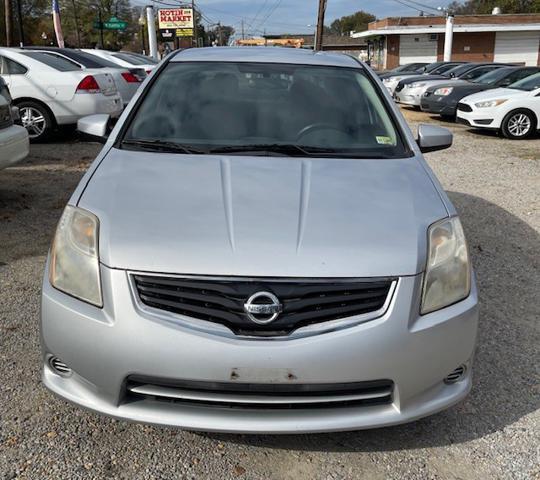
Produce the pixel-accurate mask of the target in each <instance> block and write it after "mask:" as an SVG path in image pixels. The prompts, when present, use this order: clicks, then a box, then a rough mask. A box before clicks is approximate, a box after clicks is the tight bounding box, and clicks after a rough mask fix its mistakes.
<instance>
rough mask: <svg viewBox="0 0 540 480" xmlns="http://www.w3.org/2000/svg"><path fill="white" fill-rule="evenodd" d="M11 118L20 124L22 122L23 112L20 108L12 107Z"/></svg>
mask: <svg viewBox="0 0 540 480" xmlns="http://www.w3.org/2000/svg"><path fill="white" fill-rule="evenodd" d="M11 118H13V121H14V122H19V121H20V120H21V112H20V110H19V107H15V106H13V107H11Z"/></svg>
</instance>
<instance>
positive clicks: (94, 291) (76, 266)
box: [49, 205, 103, 307]
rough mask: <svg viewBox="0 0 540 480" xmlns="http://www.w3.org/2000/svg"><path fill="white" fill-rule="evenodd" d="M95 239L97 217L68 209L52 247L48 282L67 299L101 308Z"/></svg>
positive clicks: (80, 210)
mask: <svg viewBox="0 0 540 480" xmlns="http://www.w3.org/2000/svg"><path fill="white" fill-rule="evenodd" d="M98 235H99V220H98V219H97V217H96V216H95V215H93V214H91V213H90V212H88V211H86V210H83V209H81V208H77V207H72V206H69V205H68V206H67V207H66V208H65V210H64V213H63V214H62V218H61V219H60V222H59V223H58V227H57V229H56V235H55V237H54V241H53V244H52V247H51V263H50V267H49V281H50V282H51V285H52V286H53V287H55V288H57V289H58V290H61V291H62V292H64V293H67V294H68V295H72V296H73V297H76V298H78V299H80V300H83V301H85V302H88V303H91V304H92V305H96V306H98V307H102V306H103V300H102V297H101V281H100V275H99V252H98Z"/></svg>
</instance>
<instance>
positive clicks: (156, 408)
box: [41, 266, 478, 433]
mask: <svg viewBox="0 0 540 480" xmlns="http://www.w3.org/2000/svg"><path fill="white" fill-rule="evenodd" d="M47 270H48V269H46V272H45V282H44V286H43V295H42V323H41V327H42V348H43V361H44V362H43V363H44V366H43V381H44V383H45V385H46V386H47V387H48V388H49V389H50V390H52V391H53V392H55V393H56V394H58V395H60V396H61V397H63V398H65V399H67V400H69V401H71V402H74V403H76V404H78V405H81V406H83V407H86V408H88V409H91V410H94V411H97V412H100V413H103V414H106V415H110V416H113V417H118V418H122V419H127V420H133V421H138V422H145V423H152V424H159V425H170V426H177V427H183V428H187V429H191V430H204V431H222V432H247V433H295V432H327V431H341V430H356V429H363V428H372V427H381V426H386V425H394V424H399V423H403V422H408V421H411V420H415V419H417V418H420V417H423V416H426V415H430V414H433V413H435V412H438V411H440V410H443V409H445V408H447V407H449V406H451V405H453V404H454V403H456V402H459V401H460V400H462V399H463V398H465V396H466V395H467V393H468V392H469V390H470V388H471V367H472V364H471V362H472V357H473V352H474V348H475V341H476V329H477V317H478V312H477V293H476V288H475V286H474V285H473V289H472V292H471V295H470V296H469V297H468V298H467V299H465V300H463V301H462V302H459V303H457V304H455V305H452V306H450V307H448V308H445V309H444V310H441V311H438V312H434V313H432V314H429V315H425V316H422V317H420V316H419V315H418V313H417V312H418V311H419V305H418V300H416V299H418V298H419V297H420V295H419V293H420V289H421V275H417V276H411V277H402V278H400V280H399V282H398V286H397V288H396V289H395V291H394V293H393V297H392V300H391V302H390V305H389V307H388V309H387V311H386V313H385V314H384V315H383V316H382V317H380V318H377V319H374V320H371V321H368V322H365V323H362V324H359V325H356V326H353V327H348V328H344V329H341V330H335V331H331V332H327V333H323V334H319V335H313V336H306V337H303V338H295V339H285V338H282V339H279V340H276V339H273V340H268V339H267V340H261V339H257V340H253V339H242V338H239V337H235V336H234V335H233V334H232V333H231V334H230V335H228V334H223V333H222V332H221V333H220V334H213V333H209V332H208V331H201V330H196V329H194V328H190V327H187V326H186V325H185V324H182V322H181V321H180V320H181V317H180V316H179V317H178V319H179V321H175V320H174V318H171V316H170V315H163V317H161V316H160V315H154V314H151V313H149V312H147V311H144V310H141V309H140V308H139V307H138V304H137V301H136V299H135V298H134V295H133V293H132V289H131V288H130V282H129V281H128V273H127V272H125V271H122V270H112V269H108V268H106V267H104V266H102V267H101V270H102V284H103V294H104V302H105V307H104V309H98V308H95V307H92V306H90V305H87V304H85V303H83V302H80V301H78V300H76V299H74V298H71V297H69V296H67V295H65V294H63V293H61V292H59V291H57V290H55V289H54V288H53V287H51V286H50V284H49V282H48V280H47V278H48V273H47ZM473 283H474V282H473ZM51 355H55V356H58V357H59V358H61V359H62V361H64V362H65V363H66V364H67V365H68V366H69V367H70V368H71V369H72V370H73V374H72V375H71V376H69V377H64V376H60V375H58V374H56V373H55V372H54V371H53V370H52V368H51V367H50V366H49V363H48V360H49V358H50V357H51ZM462 364H465V365H467V367H468V368H467V372H466V374H465V375H464V376H463V377H462V378H461V380H460V381H458V382H457V383H454V384H446V383H445V382H444V381H443V379H444V378H445V377H446V376H447V375H448V374H449V373H450V372H451V371H453V370H454V369H455V368H456V367H458V366H459V365H462ZM285 373H286V374H285ZM133 375H137V376H143V377H148V378H162V379H163V378H164V379H171V380H174V379H181V380H196V381H203V382H229V384H233V383H235V382H236V383H239V382H242V383H266V384H271V383H280V384H291V383H295V384H320V383H324V384H328V383H341V382H343V383H347V382H364V381H372V380H377V379H388V380H391V381H392V382H393V383H394V390H393V395H392V399H391V402H390V403H388V404H384V405H370V406H340V407H333V408H328V407H327V408H294V409H279V410H276V409H260V408H259V409H256V408H249V407H242V408H224V407H223V406H217V405H212V404H211V402H210V404H208V403H205V404H194V403H183V402H162V401H157V400H155V399H154V400H152V399H146V400H139V401H127V400H126V381H127V379H128V377H131V376H133Z"/></svg>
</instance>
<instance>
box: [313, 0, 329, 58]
mask: <svg viewBox="0 0 540 480" xmlns="http://www.w3.org/2000/svg"><path fill="white" fill-rule="evenodd" d="M326 2H327V0H319V14H318V16H317V33H316V35H315V50H322V46H323V34H324V14H325V13H326Z"/></svg>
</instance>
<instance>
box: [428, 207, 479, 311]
mask: <svg viewBox="0 0 540 480" xmlns="http://www.w3.org/2000/svg"><path fill="white" fill-rule="evenodd" d="M470 270H471V267H470V262H469V253H468V251H467V242H466V241H465V235H464V233H463V227H462V226H461V222H460V221H459V218H458V217H452V218H446V219H444V220H441V221H440V222H437V223H434V224H433V225H431V226H430V227H429V231H428V261H427V266H426V272H425V273H424V285H423V289H422V306H421V312H420V313H422V314H426V313H429V312H433V311H435V310H439V309H441V308H444V307H447V306H448V305H452V304H453V303H456V302H459V301H460V300H463V299H464V298H466V297H467V296H468V295H469V293H470V290H471V271H470Z"/></svg>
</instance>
